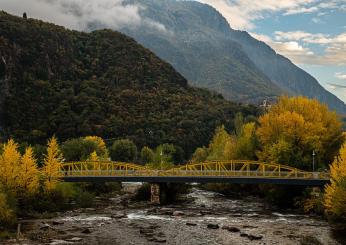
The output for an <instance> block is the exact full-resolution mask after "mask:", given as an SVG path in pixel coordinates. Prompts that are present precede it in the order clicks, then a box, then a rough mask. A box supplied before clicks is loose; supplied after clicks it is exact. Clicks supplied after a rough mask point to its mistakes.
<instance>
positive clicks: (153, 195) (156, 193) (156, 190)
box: [150, 183, 161, 205]
mask: <svg viewBox="0 0 346 245" xmlns="http://www.w3.org/2000/svg"><path fill="white" fill-rule="evenodd" d="M160 195H161V193H160V184H158V183H151V184H150V202H151V203H152V204H156V205H159V204H160V203H161V198H160Z"/></svg>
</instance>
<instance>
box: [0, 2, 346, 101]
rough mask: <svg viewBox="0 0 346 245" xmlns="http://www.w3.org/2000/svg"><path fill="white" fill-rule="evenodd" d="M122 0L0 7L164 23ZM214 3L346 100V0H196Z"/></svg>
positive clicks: (65, 17)
mask: <svg viewBox="0 0 346 245" xmlns="http://www.w3.org/2000/svg"><path fill="white" fill-rule="evenodd" d="M123 1H124V0H0V9H2V10H5V11H7V12H9V13H12V14H16V15H22V13H23V12H27V13H28V16H29V17H34V18H40V19H43V20H46V21H50V22H53V23H56V24H59V25H63V26H66V27H68V28H70V29H77V30H86V29H88V23H90V22H93V21H97V22H98V23H101V24H102V26H104V27H108V28H112V29H120V28H122V27H124V26H127V27H129V26H134V27H136V26H139V25H143V24H144V25H146V26H148V27H150V28H157V29H159V30H162V31H165V27H164V26H163V25H162V24H160V23H158V22H155V21H153V20H150V19H145V18H144V19H143V17H141V16H140V11H141V8H142V7H141V6H140V5H138V4H126V5H124V4H123ZM196 1H199V2H203V3H206V4H209V5H211V6H213V7H214V8H215V9H217V10H218V11H219V12H220V13H221V14H222V15H223V16H224V17H225V18H226V19H227V21H228V22H229V24H230V26H231V27H232V28H233V29H238V30H245V31H248V32H249V33H250V34H251V35H252V36H253V37H255V38H257V39H259V40H261V41H264V42H265V43H267V44H268V45H269V46H271V47H272V48H273V49H274V50H275V51H276V52H277V53H279V54H282V55H284V56H286V57H287V58H289V59H290V60H291V61H292V62H293V63H295V64H296V65H298V66H299V67H301V68H302V69H304V70H305V71H307V72H309V73H310V74H311V75H313V76H314V77H315V78H316V79H317V80H318V81H319V82H320V83H321V85H322V86H324V87H325V88H326V89H327V90H329V91H330V92H332V93H334V94H335V95H336V96H338V97H339V98H340V99H342V100H343V101H344V102H346V0H329V1H328V0H258V1H255V0H196Z"/></svg>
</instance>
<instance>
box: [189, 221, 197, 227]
mask: <svg viewBox="0 0 346 245" xmlns="http://www.w3.org/2000/svg"><path fill="white" fill-rule="evenodd" d="M186 225H188V226H196V225H197V224H196V223H191V222H186Z"/></svg>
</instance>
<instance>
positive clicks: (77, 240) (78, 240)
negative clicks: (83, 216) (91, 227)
mask: <svg viewBox="0 0 346 245" xmlns="http://www.w3.org/2000/svg"><path fill="white" fill-rule="evenodd" d="M82 240H83V238H80V237H72V238H71V239H67V240H66V241H68V242H80V241H82Z"/></svg>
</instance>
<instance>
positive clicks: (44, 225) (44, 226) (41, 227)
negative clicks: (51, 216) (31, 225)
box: [40, 223, 52, 230]
mask: <svg viewBox="0 0 346 245" xmlns="http://www.w3.org/2000/svg"><path fill="white" fill-rule="evenodd" d="M50 228H52V227H51V226H50V225H48V224H47V223H43V224H41V225H40V230H48V229H50Z"/></svg>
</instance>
